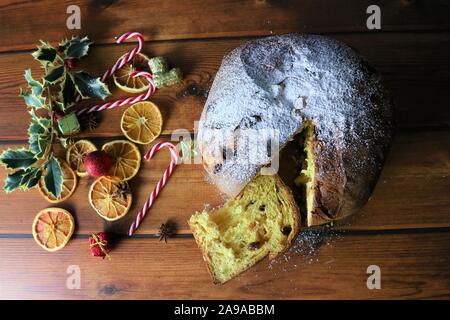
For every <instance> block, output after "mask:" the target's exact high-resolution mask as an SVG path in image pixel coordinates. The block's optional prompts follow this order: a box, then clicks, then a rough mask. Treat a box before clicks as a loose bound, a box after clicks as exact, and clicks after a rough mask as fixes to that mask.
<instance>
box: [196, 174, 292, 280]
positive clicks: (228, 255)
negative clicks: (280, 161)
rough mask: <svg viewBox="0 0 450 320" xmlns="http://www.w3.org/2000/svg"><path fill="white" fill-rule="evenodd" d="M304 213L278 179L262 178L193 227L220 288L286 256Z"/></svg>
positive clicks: (198, 215) (199, 216)
mask: <svg viewBox="0 0 450 320" xmlns="http://www.w3.org/2000/svg"><path fill="white" fill-rule="evenodd" d="M299 224H300V221H299V210H298V208H297V205H296V203H295V200H294V198H293V196H292V193H291V191H290V190H289V189H288V188H287V187H286V186H285V184H284V183H283V182H282V181H281V179H280V178H279V177H278V176H277V175H273V176H267V175H258V176H256V177H255V178H254V179H253V180H252V181H251V182H250V183H248V184H247V186H246V187H245V188H244V189H243V190H242V191H241V192H240V194H239V195H238V196H237V197H235V198H234V199H231V200H229V201H227V202H226V203H225V205H224V206H222V207H221V208H219V209H217V210H215V211H212V212H206V211H204V212H200V213H199V212H197V213H195V214H194V215H193V216H192V217H191V218H190V220H189V225H190V227H191V229H192V232H193V234H194V237H195V240H196V241H197V244H198V245H199V247H200V248H201V250H202V253H203V257H204V259H205V261H206V263H207V265H208V269H209V271H210V273H211V275H212V277H213V279H214V282H215V283H224V282H226V281H228V280H230V279H232V278H233V277H235V276H236V275H238V274H240V273H242V272H243V271H245V270H247V269H248V268H250V267H251V266H253V265H255V264H256V263H257V262H258V261H260V260H261V259H263V258H264V257H266V256H267V255H269V257H270V258H273V257H275V256H277V255H278V254H279V253H281V252H283V251H285V250H286V249H287V248H289V246H290V245H291V243H292V241H293V240H294V239H295V237H296V235H297V233H298V229H299Z"/></svg>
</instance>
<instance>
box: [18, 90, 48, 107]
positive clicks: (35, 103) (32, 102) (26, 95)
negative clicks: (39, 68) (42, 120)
mask: <svg viewBox="0 0 450 320" xmlns="http://www.w3.org/2000/svg"><path fill="white" fill-rule="evenodd" d="M19 95H20V96H21V97H22V98H23V100H24V101H25V104H26V105H27V106H29V107H33V108H36V109H41V108H46V105H45V98H44V97H43V96H41V95H35V94H33V92H28V91H21V92H20V94H19Z"/></svg>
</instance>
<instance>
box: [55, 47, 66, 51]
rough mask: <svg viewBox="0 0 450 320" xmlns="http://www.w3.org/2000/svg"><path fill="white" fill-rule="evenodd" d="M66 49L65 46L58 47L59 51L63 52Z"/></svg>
mask: <svg viewBox="0 0 450 320" xmlns="http://www.w3.org/2000/svg"><path fill="white" fill-rule="evenodd" d="M64 49H65V48H64V47H63V46H58V49H57V50H58V52H63V51H64Z"/></svg>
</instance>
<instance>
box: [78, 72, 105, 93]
mask: <svg viewBox="0 0 450 320" xmlns="http://www.w3.org/2000/svg"><path fill="white" fill-rule="evenodd" d="M74 80H75V87H76V89H77V91H78V92H79V93H80V95H81V97H82V98H83V99H86V98H100V99H103V100H105V98H106V97H108V96H109V95H110V94H111V92H109V89H108V86H107V85H106V84H104V83H103V82H101V81H100V78H94V77H92V76H90V75H89V74H88V73H86V72H84V71H80V72H77V73H75V74H74Z"/></svg>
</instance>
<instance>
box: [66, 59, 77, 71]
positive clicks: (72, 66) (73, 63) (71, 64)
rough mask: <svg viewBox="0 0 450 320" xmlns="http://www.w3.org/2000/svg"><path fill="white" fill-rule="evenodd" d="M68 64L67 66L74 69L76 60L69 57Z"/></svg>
mask: <svg viewBox="0 0 450 320" xmlns="http://www.w3.org/2000/svg"><path fill="white" fill-rule="evenodd" d="M66 65H67V68H69V69H73V68H75V61H74V60H73V59H67V60H66Z"/></svg>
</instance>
